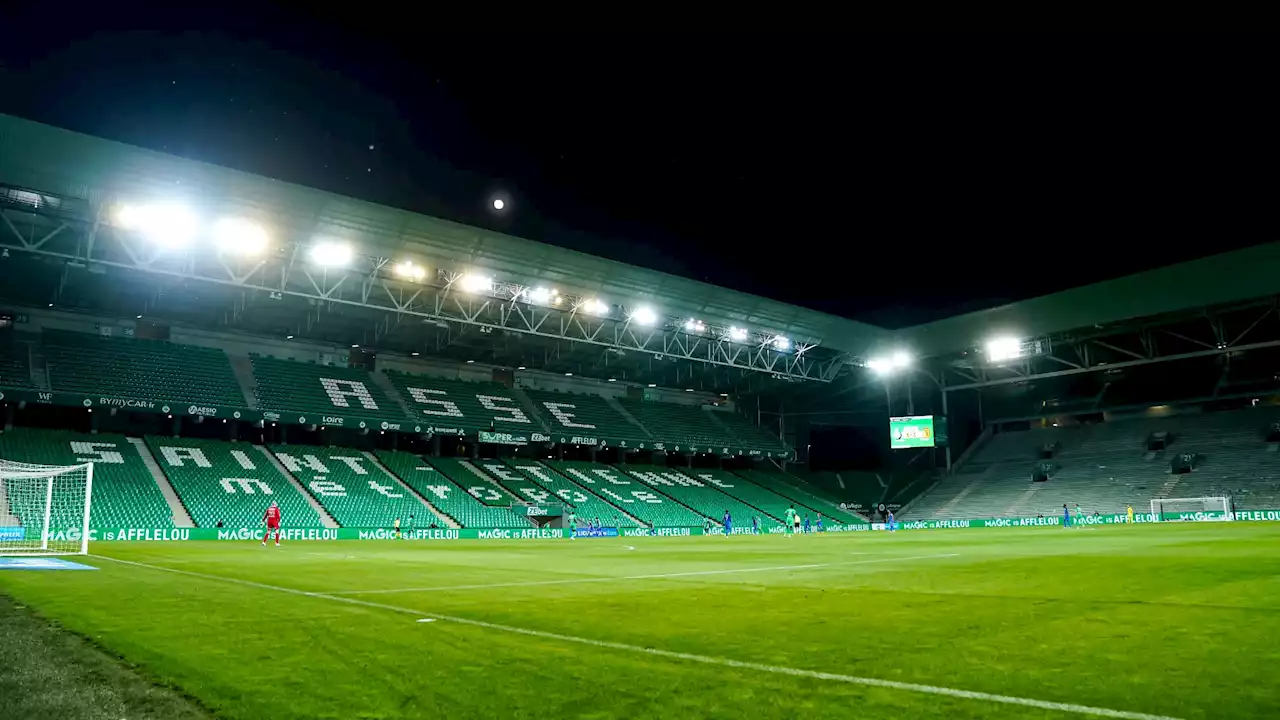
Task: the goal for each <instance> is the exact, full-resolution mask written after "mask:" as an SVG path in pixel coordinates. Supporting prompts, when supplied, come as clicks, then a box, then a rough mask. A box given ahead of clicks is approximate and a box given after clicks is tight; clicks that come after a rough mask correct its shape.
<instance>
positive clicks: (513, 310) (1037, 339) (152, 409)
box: [0, 116, 1280, 720]
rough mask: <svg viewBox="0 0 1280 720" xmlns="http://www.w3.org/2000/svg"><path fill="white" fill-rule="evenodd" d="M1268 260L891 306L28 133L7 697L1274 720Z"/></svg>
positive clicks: (1276, 250)
mask: <svg viewBox="0 0 1280 720" xmlns="http://www.w3.org/2000/svg"><path fill="white" fill-rule="evenodd" d="M760 251H761V252H762V253H768V252H769V249H768V248H762V249H761V250H760ZM1158 253H1159V250H1158V248H1155V247H1153V249H1152V254H1153V257H1152V263H1151V264H1152V266H1160V265H1161V263H1160V261H1159V255H1158ZM762 261H764V260H763V259H762ZM1100 261H1103V259H1100ZM993 262H997V260H993ZM1045 262H1048V261H1045ZM1046 267H1047V266H1046ZM1277 269H1280V243H1272V244H1266V245H1258V246H1254V247H1251V248H1248V249H1244V250H1238V251H1233V252H1230V253H1226V254H1220V255H1216V256H1212V257H1208V258H1206V259H1202V260H1198V261H1195V262H1190V263H1183V264H1175V265H1165V266H1163V267H1158V268H1157V269H1155V270H1151V271H1149V272H1146V273H1142V274H1139V275H1133V276H1128V277H1122V278H1119V279H1115V280H1109V281H1106V282H1102V283H1099V284H1095V285H1089V286H1084V287H1078V288H1075V289H1071V290H1068V291H1065V292H1061V293H1056V294H1046V295H1044V296H1041V297H1037V298H1034V299H1031V300H1028V301H1025V302H1019V303H1015V304H1010V305H1004V306H1000V307H996V308H993V309H989V310H984V311H980V312H976V313H970V314H962V315H957V316H954V317H950V318H946V319H943V320H939V321H936V322H932V323H929V324H926V325H921V326H916V327H907V328H882V327H876V326H873V325H869V324H866V323H860V322H854V321H852V320H846V319H843V318H839V317H835V316H831V315H827V314H823V313H820V312H817V311H813V310H808V309H805V308H802V307H798V306H793V305H788V304H785V303H781V302H777V301H773V300H767V299H764V298H760V297H755V296H752V295H749V294H746V293H743V292H739V291H736V290H734V289H732V288H723V287H715V286H711V285H708V284H704V283H700V282H697V281H694V280H689V279H685V278H681V277H676V276H673V275H666V274H663V273H660V272H656V271H652V270H647V269H643V268H639V267H630V266H627V265H624V264H621V263H617V262H614V261H610V260H605V259H602V258H599V257H594V256H591V255H586V254H582V253H578V252H574V251H570V250H565V249H560V248H557V247H553V246H551V245H545V244H540V243H538V242H535V241H533V240H527V239H522V238H518V237H512V236H506V235H502V234H498V233H495V232H491V231H488V230H482V229H478V228H472V227H466V226H462V225H459V224H455V223H452V222H447V221H444V220H438V219H435V218H431V217H426V216H421V215H415V214H412V213H409V212H405V211H401V210H396V209H393V208H389V207H382V206H377V205H374V204H370V203H367V202H363V201H359V200H355V199H351V198H346V197H339V196H336V195H332V194H328V193H324V192H321V191H317V190H312V189H308V188H305V187H300V186H297V185H291V184H287V183H284V182H280V181H276V180H271V179H267V178H264V177H255V176H251V175H248V174H245V173H242V172H238V171H234V170H230V169H226V168H222V167H217V166H212V165H206V164H201V163H198V162H194V161H190V160H185V159H181V158H178V157H174V156H168V155H163V154H160V153H157V152H153V151H150V150H143V149H139V148H135V147H130V146H127V145H123V144H119V143H115V142H111V141H107V140H102V139H98V138H93V137H89V136H85V135H80V134H76V133H73V132H70V131H66V130H62V129H58V128H54V127H50V126H45V125H40V124H37V123H34V122H30V121H27V120H22V119H18V118H15V117H8V116H0V414H2V416H3V431H2V432H0V627H3V628H4V630H3V640H0V717H4V718H54V717H56V718H72V719H75V718H125V717H127V718H144V717H145V718H152V717H155V718H188V717H190V718H210V717H219V718H263V717H268V718H402V717H412V718H418V717H424V718H425V717H444V718H490V717H583V718H596V717H694V718H721V717H752V718H757V717H759V718H766V717H787V718H793V717H803V716H822V717H913V718H949V719H951V718H988V717H1017V718H1070V717H1090V716H1092V717H1108V718H1129V719H1133V720H1168V719H1170V718H1185V719H1190V718H1219V717H1275V716H1276V712H1277V708H1280V684H1277V682H1276V679H1275V667H1276V666H1277V663H1278V662H1280V650H1278V649H1277V645H1276V638H1277V637H1280V554H1278V553H1277V550H1280V522H1278V521H1280V454H1278V453H1277V449H1278V448H1280V374H1277V373H1278V369H1280V314H1277V305H1276V299H1277V296H1278V295H1280V273H1278V272H1277ZM1037 270H1038V268H1036V267H1035V265H1034V264H1032V265H1027V264H1022V265H1021V266H1020V269H1019V270H1018V271H1019V272H1035V271H1037ZM831 428H844V429H846V430H848V431H849V432H850V433H860V434H861V435H860V436H862V437H869V438H872V439H873V441H874V444H875V445H876V455H877V458H876V459H877V464H876V468H878V469H875V470H868V469H856V470H850V469H842V468H838V467H832V466H831V465H830V464H827V465H823V464H822V463H819V462H817V461H813V462H811V460H812V458H813V457H814V455H813V450H812V448H813V447H814V446H815V445H814V443H815V437H827V438H830V437H832V435H831ZM837 437H846V436H837ZM848 437H852V435H848ZM828 442H829V441H828ZM864 467H865V466H864Z"/></svg>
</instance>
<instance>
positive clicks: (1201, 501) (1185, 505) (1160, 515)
mask: <svg viewBox="0 0 1280 720" xmlns="http://www.w3.org/2000/svg"><path fill="white" fill-rule="evenodd" d="M1151 517H1152V519H1153V520H1155V521H1156V522H1179V521H1205V520H1233V519H1234V518H1235V515H1234V514H1233V513H1232V512H1231V498H1229V497H1225V496H1221V495H1218V496H1208V497H1194V498H1161V499H1158V500H1152V501H1151Z"/></svg>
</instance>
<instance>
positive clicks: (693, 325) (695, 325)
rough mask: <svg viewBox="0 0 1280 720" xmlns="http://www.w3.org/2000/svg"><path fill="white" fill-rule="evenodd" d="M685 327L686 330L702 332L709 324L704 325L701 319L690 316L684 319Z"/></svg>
mask: <svg viewBox="0 0 1280 720" xmlns="http://www.w3.org/2000/svg"><path fill="white" fill-rule="evenodd" d="M684 329H685V332H691V333H700V332H703V331H704V330H706V329H707V326H706V325H704V324H703V322H702V321H701V320H698V319H696V318H689V319H688V320H685V321H684Z"/></svg>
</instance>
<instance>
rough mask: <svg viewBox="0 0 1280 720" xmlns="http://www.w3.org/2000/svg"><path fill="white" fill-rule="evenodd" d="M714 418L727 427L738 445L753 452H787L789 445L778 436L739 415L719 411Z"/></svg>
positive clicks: (714, 413)
mask: <svg viewBox="0 0 1280 720" xmlns="http://www.w3.org/2000/svg"><path fill="white" fill-rule="evenodd" d="M712 417H714V418H715V419H717V420H719V421H720V422H721V424H723V425H724V426H725V428H726V429H727V430H728V431H729V433H730V434H732V435H733V437H734V438H735V439H736V440H737V441H738V443H737V444H738V445H741V446H743V447H749V448H752V449H753V450H772V451H774V452H784V451H786V450H787V444H786V443H784V442H782V439H781V438H779V437H778V436H777V435H774V434H773V433H770V432H769V431H767V430H765V429H764V428H762V427H760V426H759V425H756V424H755V423H752V422H750V421H749V420H747V419H746V418H744V417H743V416H741V415H739V414H737V413H734V412H723V411H719V410H717V411H714V412H713V413H712Z"/></svg>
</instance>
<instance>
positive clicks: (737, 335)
mask: <svg viewBox="0 0 1280 720" xmlns="http://www.w3.org/2000/svg"><path fill="white" fill-rule="evenodd" d="M729 339H730V340H736V341H737V342H742V341H743V340H746V339H747V331H746V330H744V329H742V328H740V327H731V328H729Z"/></svg>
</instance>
